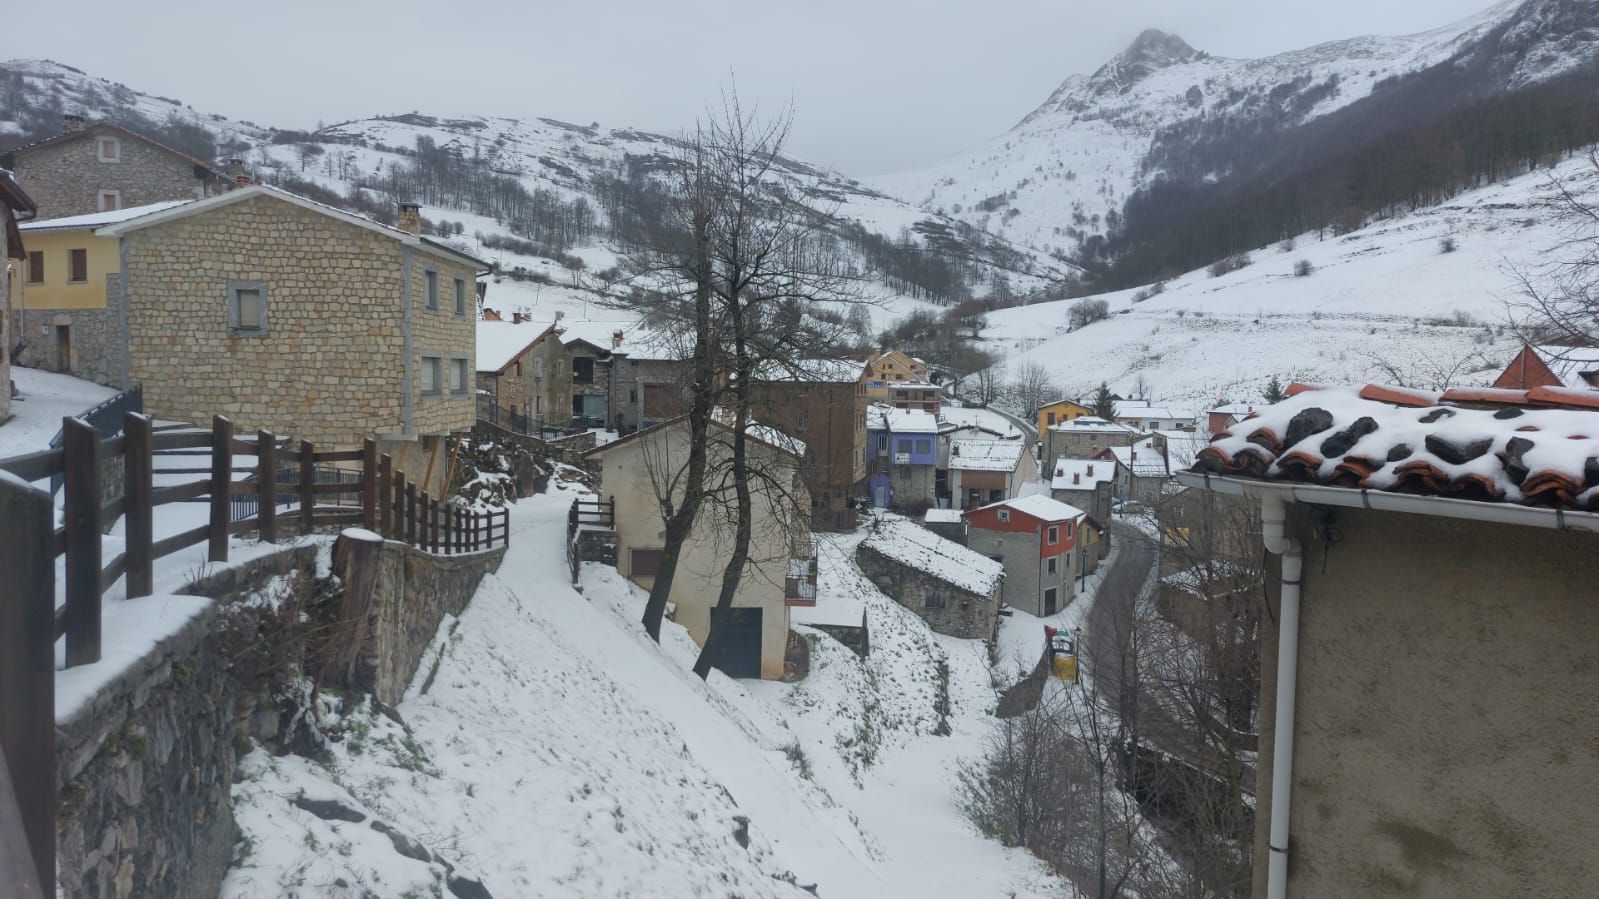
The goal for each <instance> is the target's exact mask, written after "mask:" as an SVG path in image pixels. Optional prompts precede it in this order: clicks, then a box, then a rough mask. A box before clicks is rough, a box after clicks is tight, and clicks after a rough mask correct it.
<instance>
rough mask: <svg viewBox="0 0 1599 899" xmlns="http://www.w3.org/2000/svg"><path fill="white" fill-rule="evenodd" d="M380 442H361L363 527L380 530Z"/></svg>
mask: <svg viewBox="0 0 1599 899" xmlns="http://www.w3.org/2000/svg"><path fill="white" fill-rule="evenodd" d="M377 486H378V442H377V441H376V440H373V439H372V438H371V437H368V438H366V439H365V440H363V441H361V527H364V528H366V529H367V530H369V531H376V530H377V529H378V491H377Z"/></svg>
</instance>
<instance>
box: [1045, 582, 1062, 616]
mask: <svg viewBox="0 0 1599 899" xmlns="http://www.w3.org/2000/svg"><path fill="white" fill-rule="evenodd" d="M1057 595H1058V594H1057V592H1056V589H1055V588H1054V587H1050V588H1049V589H1047V590H1045V591H1044V615H1045V616H1049V615H1053V614H1055V603H1056V602H1058V601H1059V600H1057V599H1056V597H1057Z"/></svg>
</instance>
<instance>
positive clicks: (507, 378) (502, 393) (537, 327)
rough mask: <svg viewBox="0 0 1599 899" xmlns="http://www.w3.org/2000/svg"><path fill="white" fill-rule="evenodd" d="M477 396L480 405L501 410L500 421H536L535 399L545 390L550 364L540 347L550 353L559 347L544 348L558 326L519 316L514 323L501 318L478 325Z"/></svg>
mask: <svg viewBox="0 0 1599 899" xmlns="http://www.w3.org/2000/svg"><path fill="white" fill-rule="evenodd" d="M476 327H477V335H476V340H477V395H478V401H479V402H480V403H486V404H490V405H494V406H497V407H499V409H500V414H499V415H497V416H496V420H500V421H507V420H509V418H510V415H509V414H508V413H511V412H515V413H516V414H517V415H520V416H523V417H524V418H525V419H527V420H528V421H529V422H532V421H534V411H533V407H534V397H535V396H537V394H538V391H539V389H540V387H541V386H542V381H543V374H544V370H545V368H546V361H547V360H544V359H542V358H539V356H538V354H537V353H536V352H535V348H536V347H541V346H542V347H543V348H545V349H546V350H547V349H548V348H549V346H552V345H553V346H559V344H558V343H556V342H554V341H551V342H549V343H548V344H542V345H541V344H540V340H541V339H542V338H544V337H545V336H546V335H548V334H549V333H550V332H551V331H552V330H553V329H554V327H555V326H554V325H553V324H549V323H542V322H532V321H527V320H524V319H523V318H522V316H521V314H517V315H516V317H515V318H513V319H512V320H511V321H508V322H507V321H501V320H500V319H499V317H498V316H496V317H495V318H492V319H489V318H485V319H484V320H482V321H479V322H477V326H476Z"/></svg>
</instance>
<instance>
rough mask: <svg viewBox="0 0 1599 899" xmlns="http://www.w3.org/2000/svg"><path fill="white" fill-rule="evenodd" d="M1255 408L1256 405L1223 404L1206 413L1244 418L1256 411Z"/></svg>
mask: <svg viewBox="0 0 1599 899" xmlns="http://www.w3.org/2000/svg"><path fill="white" fill-rule="evenodd" d="M1261 405H1264V404H1261ZM1255 406H1256V404H1255V403H1222V404H1221V405H1219V406H1215V407H1212V408H1210V409H1207V410H1205V411H1206V412H1207V413H1216V412H1219V413H1221V414H1223V415H1236V416H1238V417H1239V418H1243V417H1244V416H1245V415H1248V414H1249V413H1251V412H1253V411H1255Z"/></svg>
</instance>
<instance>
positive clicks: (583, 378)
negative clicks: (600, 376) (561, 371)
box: [572, 356, 594, 384]
mask: <svg viewBox="0 0 1599 899" xmlns="http://www.w3.org/2000/svg"><path fill="white" fill-rule="evenodd" d="M572 382H573V383H574V384H593V383H594V360H593V358H591V357H589V356H578V357H576V358H574V359H573V360H572Z"/></svg>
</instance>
